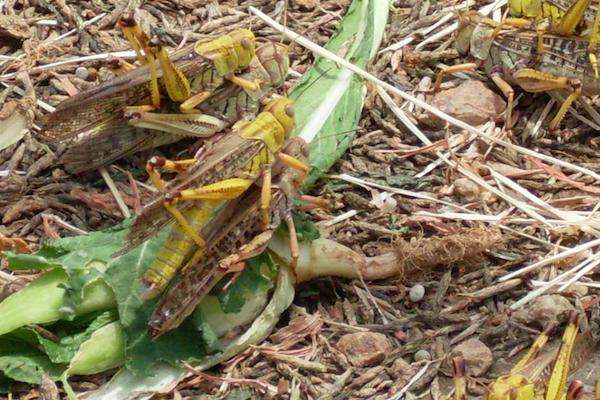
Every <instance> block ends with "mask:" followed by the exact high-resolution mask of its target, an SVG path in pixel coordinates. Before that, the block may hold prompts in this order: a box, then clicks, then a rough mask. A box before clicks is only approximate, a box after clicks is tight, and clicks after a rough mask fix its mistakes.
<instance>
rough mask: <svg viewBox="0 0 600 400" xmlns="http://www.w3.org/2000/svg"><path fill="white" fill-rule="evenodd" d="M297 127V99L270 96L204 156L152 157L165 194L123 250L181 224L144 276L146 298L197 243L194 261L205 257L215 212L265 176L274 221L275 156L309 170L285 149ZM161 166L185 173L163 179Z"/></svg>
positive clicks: (265, 205) (151, 167)
mask: <svg viewBox="0 0 600 400" xmlns="http://www.w3.org/2000/svg"><path fill="white" fill-rule="evenodd" d="M293 128H294V112H293V103H292V101H291V100H289V99H287V98H285V97H278V98H274V99H272V100H269V101H268V102H267V105H266V106H265V108H264V110H263V112H261V113H260V114H259V115H258V116H257V117H256V119H254V120H253V121H250V122H247V121H243V122H241V123H239V124H236V125H234V127H233V129H232V132H231V133H228V134H225V135H223V136H222V137H220V138H218V139H215V140H214V141H213V142H212V143H211V145H210V146H209V150H207V152H206V154H204V155H203V157H202V159H201V160H196V159H190V160H181V161H170V160H165V159H162V158H158V157H153V158H152V159H150V161H149V162H148V166H147V170H148V173H149V175H150V178H151V180H152V182H153V183H154V185H155V186H156V187H157V188H158V189H159V190H161V192H162V193H163V194H162V195H161V196H159V198H158V199H156V200H155V201H153V202H152V203H150V204H148V205H147V206H146V207H145V208H144V209H143V211H142V213H141V214H140V215H139V216H138V218H137V219H136V221H135V222H134V223H133V225H132V227H131V229H130V232H129V234H128V237H127V241H128V243H127V244H126V246H125V247H124V248H123V249H122V250H121V251H120V252H119V253H120V254H122V253H124V252H126V251H128V250H129V249H131V248H132V247H134V246H137V245H138V244H140V243H142V242H143V241H145V240H146V239H148V238H149V237H151V236H152V235H154V234H155V232H157V231H158V230H159V229H161V228H162V227H164V226H166V225H167V224H169V223H171V222H172V221H174V220H176V221H177V225H175V227H174V231H173V232H172V234H171V236H170V238H169V239H168V240H167V242H166V244H165V247H164V249H163V250H162V251H161V252H160V253H159V256H158V257H157V259H156V261H155V262H154V263H153V264H152V265H151V267H150V268H149V269H148V271H147V272H146V274H145V275H144V277H143V279H142V281H143V286H144V294H143V296H144V297H146V298H151V297H155V296H156V295H157V294H158V293H160V292H161V291H162V290H163V289H164V287H166V285H167V284H168V282H169V281H170V279H171V278H172V277H173V276H174V275H175V273H176V272H177V270H178V269H179V268H181V266H182V264H183V262H184V260H186V259H187V258H188V257H189V255H190V253H191V252H193V250H194V246H197V249H196V252H195V254H194V255H193V256H192V260H197V259H199V258H200V257H201V256H202V250H203V248H204V247H205V239H203V238H202V237H201V235H199V234H198V231H199V230H200V228H201V227H202V226H203V225H204V223H205V222H206V221H207V220H208V218H209V216H210V213H212V211H213V210H214V209H215V208H216V207H217V206H218V205H219V204H220V203H221V202H222V201H223V200H230V199H234V198H236V197H238V196H239V195H241V194H242V193H243V192H244V191H245V190H246V189H247V188H248V187H249V186H250V185H251V184H252V182H253V181H254V180H256V179H257V178H258V177H259V176H261V175H262V177H263V182H264V183H263V185H264V187H265V188H267V189H265V195H264V196H263V197H262V198H261V200H260V203H261V204H260V207H261V210H262V215H263V225H265V226H266V225H268V223H269V215H268V210H269V199H270V196H269V191H268V188H269V187H270V181H271V172H270V168H269V167H270V164H271V163H272V162H273V160H274V158H275V157H277V158H278V159H280V160H282V162H285V163H286V164H288V165H290V166H291V167H292V168H295V169H297V170H300V171H302V173H303V174H306V173H307V172H308V167H307V166H306V164H305V163H303V162H301V161H298V160H296V159H295V158H294V157H292V156H289V155H287V154H285V153H284V152H282V151H281V148H282V146H283V144H284V142H285V140H286V138H287V137H289V135H290V133H291V131H292V130H293ZM159 169H166V170H171V171H176V172H179V174H178V175H176V177H175V178H174V179H173V180H172V181H170V182H169V183H168V184H166V183H165V182H163V181H162V178H161V176H160V172H159ZM193 262H194V261H192V263H193Z"/></svg>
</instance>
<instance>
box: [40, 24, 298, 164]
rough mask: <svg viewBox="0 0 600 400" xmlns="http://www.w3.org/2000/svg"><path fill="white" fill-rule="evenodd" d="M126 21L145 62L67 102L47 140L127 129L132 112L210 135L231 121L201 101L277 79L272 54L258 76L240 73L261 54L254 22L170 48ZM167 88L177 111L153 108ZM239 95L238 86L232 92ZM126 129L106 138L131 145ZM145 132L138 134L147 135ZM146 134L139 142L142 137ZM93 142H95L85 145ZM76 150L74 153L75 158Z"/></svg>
mask: <svg viewBox="0 0 600 400" xmlns="http://www.w3.org/2000/svg"><path fill="white" fill-rule="evenodd" d="M120 26H121V28H122V29H123V32H124V34H125V36H126V37H127V39H128V40H129V42H130V43H131V45H132V47H133V48H134V50H135V51H136V53H137V55H138V60H139V61H140V62H141V63H142V64H145V65H142V66H140V67H138V68H134V67H133V66H130V65H129V66H127V67H126V68H125V70H127V72H125V73H124V74H123V75H121V76H119V77H117V78H115V79H113V80H110V81H107V82H104V83H103V84H101V85H99V86H97V87H95V88H93V89H90V90H86V91H84V92H81V93H79V94H77V95H76V96H73V97H72V98H70V99H68V100H66V101H64V102H63V103H61V104H59V106H58V107H57V109H56V110H55V111H54V112H53V113H51V114H49V115H48V116H47V117H46V120H45V123H44V130H43V132H42V137H43V138H45V139H46V140H47V141H50V142H55V143H59V142H65V141H73V140H74V139H78V138H79V139H80V140H83V142H84V143H85V144H89V141H90V140H91V141H93V140H94V139H95V138H97V137H98V136H100V137H102V136H103V135H106V134H107V133H109V132H113V131H115V130H116V131H119V130H122V129H123V128H124V127H125V123H124V122H126V121H127V120H128V119H129V122H131V125H133V126H138V127H142V126H143V127H145V128H152V129H156V130H160V131H165V132H167V133H175V134H179V135H182V134H183V135H187V136H206V134H207V132H210V131H215V129H217V130H216V131H218V130H220V129H222V127H223V121H222V120H221V119H219V118H216V117H214V116H211V115H208V114H206V113H205V112H203V111H202V110H197V109H196V108H195V107H197V106H199V105H201V104H202V103H203V102H205V101H206V100H207V99H208V98H210V96H211V94H212V93H213V92H214V91H215V89H217V88H219V87H221V86H222V85H223V84H224V83H225V82H230V83H232V84H233V85H236V86H238V87H240V88H242V89H243V90H244V91H246V92H247V93H248V95H250V96H251V97H252V98H254V99H256V98H258V97H260V95H262V94H264V91H263V90H261V87H260V85H259V84H258V82H257V81H256V80H257V79H261V80H262V81H263V83H264V84H266V85H265V87H270V86H272V85H270V83H271V82H272V80H271V79H270V69H271V68H272V67H271V66H270V65H269V66H267V65H264V64H262V62H263V61H265V62H266V61H267V60H266V57H265V58H264V59H262V60H259V61H258V65H256V62H255V65H254V67H255V68H254V69H255V71H254V73H258V74H259V76H258V77H255V76H253V75H252V74H250V75H249V76H247V77H242V76H236V75H234V73H236V72H239V71H241V70H244V69H246V68H247V67H248V66H249V65H250V64H251V63H252V62H253V60H254V58H255V57H254V56H255V38H254V35H253V34H252V32H251V31H249V30H247V29H238V30H235V31H232V32H231V33H230V34H228V35H223V36H221V37H219V38H217V39H214V40H209V41H199V42H197V43H195V44H193V45H190V46H187V47H185V48H183V49H181V50H179V51H176V52H175V53H173V54H172V55H170V56H169V55H168V54H167V52H166V50H165V49H164V48H163V47H162V46H161V44H160V41H159V40H158V38H157V37H152V38H149V37H148V35H146V34H145V33H144V32H143V31H142V30H141V29H140V27H139V26H138V25H137V24H136V23H135V20H134V19H133V17H132V16H126V17H124V18H122V19H121V21H120ZM142 50H143V54H142ZM267 52H268V51H267ZM271 53H273V52H271ZM263 55H265V56H266V55H267V54H263ZM279 61H281V64H282V66H287V63H284V60H279ZM157 64H158V65H157ZM158 66H160V68H159V67H158ZM262 67H266V68H268V69H267V70H266V72H267V77H268V78H269V79H264V77H265V76H264V75H260V72H261V71H256V68H258V69H259V70H260V69H261V68H262ZM276 67H277V66H276ZM262 72H264V71H262ZM284 75H285V74H284ZM247 78H250V79H255V80H254V81H250V80H248V79H247ZM161 89H163V90H164V91H166V92H167V94H168V98H169V100H168V102H169V103H171V104H170V106H171V107H170V108H175V105H176V104H178V110H177V111H178V113H177V114H173V113H170V114H165V113H154V112H152V111H155V110H158V109H159V108H160V105H161V95H160V92H161ZM231 96H233V93H230V95H229V96H228V97H231ZM217 111H219V110H217ZM229 117H230V118H231V115H230V116H229ZM215 126H217V127H215ZM117 134H118V132H117ZM80 136H81V137H80ZM109 136H110V135H109ZM125 136H126V139H121V138H120V137H118V138H116V139H115V137H114V136H112V137H109V138H108V140H107V141H106V142H105V143H104V146H105V147H106V146H107V143H108V146H109V148H110V147H116V146H120V145H122V144H123V143H125V144H127V145H126V146H124V147H125V148H126V149H131V148H132V144H131V142H124V140H128V139H130V136H131V135H125ZM139 136H140V135H138V137H137V139H138V142H139V141H140V140H141V139H140V137H139ZM164 140H165V136H162V137H161V138H158V139H157V138H156V137H151V138H150V139H148V140H147V141H146V143H144V144H145V145H148V143H153V142H155V143H157V144H161V143H162V142H164ZM172 141H174V140H172ZM138 142H136V141H134V142H133V143H136V144H141V143H138ZM133 147H135V146H133ZM88 149H89V146H87V148H86V147H84V148H83V150H88ZM104 151H105V152H106V150H104ZM115 152H116V153H122V152H119V151H115ZM93 153H95V151H94V152H93ZM72 154H73V153H71V154H70V155H68V156H67V161H69V157H71V156H72ZM109 154H110V150H109ZM80 157H81V156H80ZM90 159H94V158H93V157H91V156H90V157H88V161H89V160H90ZM75 165H76V167H75V168H74V170H77V169H78V168H83V165H84V164H81V163H79V164H77V163H76V164H75Z"/></svg>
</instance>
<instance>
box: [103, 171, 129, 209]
mask: <svg viewBox="0 0 600 400" xmlns="http://www.w3.org/2000/svg"><path fill="white" fill-rule="evenodd" d="M99 171H100V175H102V179H104V182H106V185H107V186H108V188H109V189H110V192H111V193H112V195H113V197H114V198H115V201H116V202H117V205H118V206H119V209H120V210H121V214H123V217H125V218H130V217H131V213H130V212H129V208H127V205H126V204H125V201H123V197H121V193H119V189H117V186H116V185H115V182H114V181H113V180H112V178H111V177H110V175H109V174H108V171H107V170H106V168H105V167H100V169H99Z"/></svg>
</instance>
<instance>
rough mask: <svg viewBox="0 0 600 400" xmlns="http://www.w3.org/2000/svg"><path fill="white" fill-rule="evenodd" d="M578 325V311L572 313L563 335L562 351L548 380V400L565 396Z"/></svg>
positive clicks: (559, 352)
mask: <svg viewBox="0 0 600 400" xmlns="http://www.w3.org/2000/svg"><path fill="white" fill-rule="evenodd" d="M578 323H579V314H578V313H577V312H576V311H572V312H571V313H570V314H569V324H568V325H567V327H566V329H565V332H564V334H563V337H562V343H561V345H560V350H559V351H558V355H557V356H556V360H555V361H554V367H553V368H552V373H551V375H550V379H549V380H548V389H547V390H546V400H560V399H561V398H562V396H564V390H565V386H566V384H567V376H568V374H569V364H570V361H571V353H572V352H573V346H574V344H575V339H576V338H577V331H578V330H579V324H578Z"/></svg>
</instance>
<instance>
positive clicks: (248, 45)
mask: <svg viewBox="0 0 600 400" xmlns="http://www.w3.org/2000/svg"><path fill="white" fill-rule="evenodd" d="M241 45H242V47H243V48H244V49H246V50H250V49H251V48H252V43H251V42H250V40H249V39H242V40H241Z"/></svg>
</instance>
